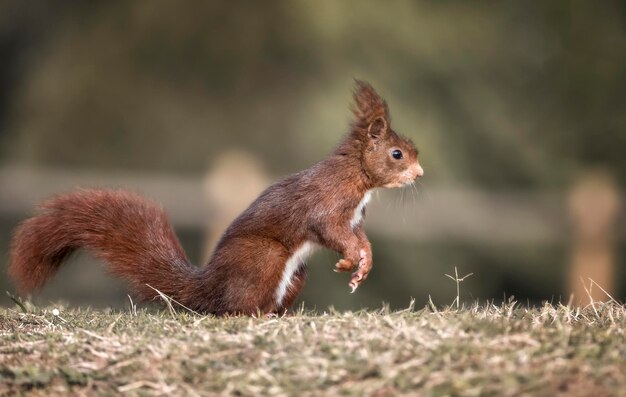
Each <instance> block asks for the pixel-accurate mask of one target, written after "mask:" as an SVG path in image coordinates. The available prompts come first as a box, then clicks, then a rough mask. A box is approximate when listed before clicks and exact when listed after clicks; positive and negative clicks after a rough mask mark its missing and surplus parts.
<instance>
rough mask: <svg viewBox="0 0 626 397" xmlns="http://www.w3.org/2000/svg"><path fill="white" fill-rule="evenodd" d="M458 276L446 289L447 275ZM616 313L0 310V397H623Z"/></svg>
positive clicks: (507, 307)
mask: <svg viewBox="0 0 626 397" xmlns="http://www.w3.org/2000/svg"><path fill="white" fill-rule="evenodd" d="M457 278H458V277H457ZM625 330H626V308H625V307H624V306H623V305H620V304H617V303H615V302H611V303H604V304H603V303H594V304H593V305H591V306H589V307H587V308H585V309H575V308H572V307H568V306H563V305H551V304H545V305H544V306H542V307H538V308H525V307H519V306H518V305H516V304H515V302H513V301H511V302H508V303H506V304H503V305H493V304H487V305H483V306H479V305H474V306H471V307H460V308H459V309H458V310H457V309H456V306H454V307H452V306H451V307H448V308H446V309H443V310H438V309H436V308H434V306H432V305H431V306H429V307H427V308H424V309H421V310H414V309H413V307H409V308H408V309H406V310H403V311H398V312H390V311H389V310H386V309H382V310H378V311H361V312H347V313H337V312H333V311H330V312H327V313H321V314H314V313H307V312H303V311H301V312H299V313H297V314H295V315H292V316H286V317H282V318H274V319H266V318H247V317H241V318H213V317H210V316H198V315H196V314H193V313H189V312H186V311H177V310H161V311H156V312H155V311H149V310H146V309H140V310H137V309H136V308H135V307H134V306H133V307H132V309H131V310H130V311H121V312H115V311H109V312H106V311H93V310H88V309H87V310H85V309H72V310H70V309H64V308H62V307H58V308H56V310H55V308H34V307H32V306H30V305H23V307H21V308H20V307H19V306H16V307H15V309H0V395H4V394H11V393H24V394H30V395H46V396H61V395H67V394H68V393H72V394H83V395H95V394H110V395H116V394H119V393H120V392H124V393H127V394H129V395H192V396H193V395H239V396H257V395H276V396H280V395H297V396H308V395H346V396H352V395H354V396H361V395H372V396H396V395H424V396H429V395H432V396H448V395H449V396H454V395H467V396H489V395H493V396H508V395H516V396H517V395H533V396H536V395H539V396H542V395H545V396H557V395H567V396H572V395H574V396H576V395H579V396H589V395H593V396H612V395H626V341H625V335H624V333H625Z"/></svg>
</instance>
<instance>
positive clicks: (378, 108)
mask: <svg viewBox="0 0 626 397" xmlns="http://www.w3.org/2000/svg"><path fill="white" fill-rule="evenodd" d="M354 83H355V89H354V107H353V109H352V111H353V113H354V115H355V117H356V120H355V121H356V125H357V126H359V127H361V128H364V129H367V130H368V132H370V130H371V129H372V128H373V124H374V123H379V121H378V119H380V120H382V122H383V123H384V129H386V128H387V127H388V125H389V121H390V118H389V108H388V107H387V102H385V100H384V99H382V98H381V97H380V95H378V93H377V92H376V90H374V88H373V87H372V86H371V85H370V84H369V83H367V82H365V81H362V80H355V81H354Z"/></svg>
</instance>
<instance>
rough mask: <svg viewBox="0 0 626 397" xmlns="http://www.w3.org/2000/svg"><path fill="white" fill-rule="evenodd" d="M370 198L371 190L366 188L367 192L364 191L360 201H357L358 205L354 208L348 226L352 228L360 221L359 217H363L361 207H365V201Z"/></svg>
mask: <svg viewBox="0 0 626 397" xmlns="http://www.w3.org/2000/svg"><path fill="white" fill-rule="evenodd" d="M371 198H372V191H371V190H368V191H367V192H365V195H364V196H363V198H362V199H361V202H360V203H359V205H357V206H356V208H355V209H354V215H352V220H350V227H351V228H352V229H354V228H355V227H356V225H358V224H359V223H360V222H361V219H363V208H365V206H366V205H367V203H368V202H369V201H370V199H371Z"/></svg>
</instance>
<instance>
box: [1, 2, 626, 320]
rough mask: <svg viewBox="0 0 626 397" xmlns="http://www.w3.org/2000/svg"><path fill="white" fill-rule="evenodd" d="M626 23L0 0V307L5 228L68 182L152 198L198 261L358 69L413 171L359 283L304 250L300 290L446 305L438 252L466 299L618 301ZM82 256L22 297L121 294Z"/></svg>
mask: <svg viewBox="0 0 626 397" xmlns="http://www.w3.org/2000/svg"><path fill="white" fill-rule="evenodd" d="M625 33H626V3H624V2H622V1H603V2H582V1H551V2H535V3H533V4H529V3H525V2H512V1H504V2H481V3H475V2H471V3H470V2H456V1H434V0H433V1H396V2H392V3H390V2H364V1H356V0H352V1H342V2H337V1H331V0H321V1H303V0H302V1H289V2H287V1H285V2H226V1H224V2H217V1H216V2H194V3H187V2H170V1H160V0H151V1H116V2H112V1H89V2H74V1H54V2H53V1H39V2H25V1H21V0H2V1H0V265H1V268H2V272H0V274H1V276H0V290H1V291H2V292H3V294H2V296H3V297H2V298H0V304H2V305H11V304H12V302H11V301H10V300H9V298H8V297H6V296H5V295H4V291H13V286H12V285H11V283H10V281H9V280H7V277H6V272H5V271H6V265H7V263H8V246H9V241H10V236H11V231H12V229H13V228H14V227H15V226H16V225H17V224H18V223H19V222H20V221H21V220H23V219H24V218H25V217H27V216H29V215H31V214H32V213H33V205H34V204H35V203H36V202H38V201H40V200H41V199H43V198H45V197H49V196H51V195H53V194H56V193H60V192H65V191H69V190H71V189H73V188H75V187H78V186H106V187H123V188H127V189H130V190H134V191H137V192H140V193H142V194H145V195H146V196H148V197H151V198H153V199H155V200H157V201H160V202H162V203H163V204H164V206H165V208H166V210H167V211H168V213H169V214H170V217H171V220H172V222H173V224H174V225H175V227H176V231H177V234H178V235H179V237H180V239H181V241H182V244H183V246H184V247H185V249H186V251H187V253H188V255H189V257H190V258H191V259H192V260H193V261H194V263H198V264H200V263H202V262H203V261H204V260H205V259H206V258H207V256H208V253H209V252H210V247H211V244H213V243H214V240H215V238H216V236H219V233H220V231H221V230H222V229H223V228H224V227H225V226H226V225H227V224H228V222H229V221H230V220H231V219H232V218H234V217H235V215H236V214H237V213H238V211H239V210H241V209H242V207H245V206H246V205H247V204H248V203H249V202H251V201H252V199H253V198H254V196H255V195H256V194H257V193H258V192H259V191H261V190H262V189H263V188H265V187H266V186H268V184H269V183H271V181H273V180H276V179H277V178H279V177H281V176H284V175H287V174H289V173H292V172H295V171H298V170H300V169H303V168H306V167H308V166H310V165H311V164H313V163H315V162H316V161H318V160H320V159H322V158H323V157H324V156H326V155H327V154H328V153H329V152H330V151H331V150H332V149H333V147H334V145H335V144H336V143H337V142H338V141H339V139H340V137H341V135H342V134H343V133H345V132H346V131H347V127H348V124H349V122H350V117H351V114H350V111H349V103H350V101H351V90H352V84H353V80H352V79H353V78H355V77H357V78H360V79H364V80H367V81H369V82H370V83H372V85H374V87H376V89H377V90H378V91H379V92H380V93H381V94H382V96H384V97H385V98H386V99H387V101H388V103H389V106H390V109H391V114H392V117H393V123H392V125H393V127H394V129H396V130H397V131H399V132H400V133H402V134H404V135H406V136H408V137H410V138H412V139H413V140H414V141H415V142H416V143H417V145H418V147H419V149H420V153H421V155H420V156H421V163H422V165H423V166H424V169H425V177H424V178H423V179H422V180H421V181H420V183H419V184H418V185H417V190H416V191H415V190H412V189H410V188H409V189H404V190H395V191H384V192H383V191H381V192H379V193H378V194H376V195H375V196H374V199H373V202H372V203H371V204H370V206H369V207H368V217H367V219H366V229H367V231H368V235H369V237H370V240H371V241H372V244H373V249H374V270H373V271H372V273H371V275H370V278H369V279H368V281H367V283H365V284H364V285H363V286H362V287H361V288H359V290H358V291H357V293H355V294H352V295H351V294H349V293H348V292H349V288H348V285H347V283H348V281H349V278H348V276H346V275H339V274H336V273H334V272H333V271H332V268H333V265H334V263H335V262H336V260H337V259H338V258H339V256H338V255H337V254H335V253H332V252H329V251H324V250H322V251H319V252H318V253H317V254H315V255H314V256H313V258H312V259H311V260H310V261H309V274H310V276H309V281H308V283H307V286H306V288H305V290H304V293H303V294H302V296H301V299H300V303H302V302H303V303H304V305H305V307H307V308H316V309H318V310H324V309H326V308H327V307H329V306H331V305H332V306H334V307H336V308H338V309H342V310H344V309H358V308H362V307H369V308H377V307H380V306H381V303H382V302H386V303H388V304H389V305H390V306H391V307H393V308H403V307H406V306H407V305H408V304H409V301H410V299H411V298H414V299H415V300H416V305H417V306H420V307H421V306H423V305H425V304H426V303H427V302H428V300H429V297H430V299H432V301H433V302H434V303H435V304H437V305H444V304H450V303H452V302H453V300H454V299H455V297H456V285H455V282H454V281H453V280H451V279H450V278H448V277H447V276H446V274H448V275H452V276H454V275H455V267H456V268H457V269H458V276H459V278H460V277H462V276H465V275H467V274H470V273H471V274H472V275H471V276H470V277H468V278H466V279H465V280H464V281H462V282H461V283H460V296H461V301H462V302H473V301H476V300H478V301H480V302H484V301H486V300H494V301H496V302H498V301H501V300H503V299H508V298H509V297H511V296H514V297H515V298H516V299H517V300H519V301H520V302H523V303H530V304H537V303H540V302H541V301H544V300H548V301H552V302H564V303H567V302H568V301H570V299H572V301H573V302H579V303H580V304H585V300H587V301H588V293H587V291H585V288H586V289H587V290H589V288H590V287H591V291H589V294H591V295H592V296H594V297H595V299H608V298H607V295H606V294H605V293H604V292H602V291H601V290H600V289H599V286H601V287H602V288H603V289H605V290H606V292H608V293H609V294H610V295H611V296H613V298H615V299H617V300H623V299H624V297H626V281H625V280H626V277H625V276H626V265H625V261H626V256H625V254H626V244H625V242H626V240H625V237H626V229H625V228H624V226H623V225H624V222H623V219H624V215H623V212H622V210H621V203H622V190H623V187H624V185H625V184H626V155H625V153H624V150H625V149H626V111H625V110H626V106H625V105H626V90H625V88H626V36H625ZM94 261H95V260H94V259H93V258H92V257H91V256H90V255H89V254H88V253H81V254H79V255H77V256H75V257H74V258H73V259H72V260H71V261H70V263H69V264H68V266H66V267H64V268H63V269H62V271H61V273H60V274H59V275H58V277H57V278H56V279H55V280H54V281H53V282H52V283H51V284H50V285H48V286H47V287H46V288H45V289H44V291H43V292H42V293H41V294H39V295H37V296H36V297H35V302H38V303H42V304H46V303H48V302H50V301H57V300H63V301H66V302H69V303H70V304H72V305H92V306H96V307H107V306H113V307H120V308H124V307H128V305H129V303H128V298H127V296H126V294H127V290H126V288H125V286H124V284H123V283H120V282H117V281H115V280H113V279H112V278H110V277H109V276H107V275H106V273H105V271H104V270H103V267H102V266H98V265H94V264H92V262H94ZM590 279H593V280H594V281H595V282H596V283H597V285H596V284H593V283H591V282H590V281H589V280H590ZM583 282H584V285H585V287H584V288H583ZM572 294H573V298H571V296H572Z"/></svg>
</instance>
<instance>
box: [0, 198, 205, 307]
mask: <svg viewBox="0 0 626 397" xmlns="http://www.w3.org/2000/svg"><path fill="white" fill-rule="evenodd" d="M79 248H87V249H89V250H90V251H91V252H92V253H93V254H95V256H96V257H98V258H100V259H102V260H104V261H105V262H106V263H107V264H108V268H109V271H110V272H111V273H112V274H113V275H114V276H117V277H119V278H121V279H123V280H125V281H127V282H128V283H129V284H130V286H131V287H132V289H133V290H134V291H135V292H136V293H137V294H138V295H139V296H140V297H141V298H144V299H151V298H153V297H155V296H156V295H157V293H156V292H155V291H154V290H153V289H152V288H150V287H148V286H147V285H146V284H148V285H150V286H152V287H154V288H156V289H158V290H159V291H161V292H163V293H164V294H166V295H169V296H171V297H173V298H174V299H176V298H177V297H178V296H179V294H180V293H181V291H183V290H184V289H185V287H186V286H188V284H189V282H190V279H191V277H192V275H193V273H194V269H193V267H191V266H190V264H189V260H188V259H187V257H186V255H185V253H184V251H183V249H182V248H181V246H180V243H179V242H178V239H177V238H176V236H175V234H174V232H173V230H172V227H171V226H170V224H169V222H168V220H167V218H166V216H165V213H164V212H163V210H162V209H161V208H160V207H159V206H158V205H156V204H155V203H153V202H151V201H148V200H146V199H144V198H142V197H140V196H138V195H136V194H133V193H129V192H126V191H119V190H91V189H89V190H79V191H76V192H74V193H70V194H67V195H62V196H58V197H56V198H53V199H51V200H49V201H47V202H45V203H43V204H42V205H41V206H40V213H39V214H37V215H35V216H33V217H32V218H30V219H27V220H26V221H24V222H23V223H22V224H21V225H20V226H19V227H18V228H17V229H16V231H15V234H14V236H13V240H12V242H11V254H10V265H9V274H10V276H11V278H12V279H13V280H14V281H15V283H16V284H17V287H18V289H19V290H20V291H21V292H31V291H33V290H36V289H38V288H41V287H42V286H43V285H44V284H45V283H46V281H47V280H48V279H50V278H51V277H52V276H53V275H54V274H55V272H56V271H57V269H58V268H59V267H60V266H61V264H62V262H63V260H64V259H66V258H67V257H68V256H69V255H70V254H71V253H72V252H73V251H75V250H76V249H79Z"/></svg>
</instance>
